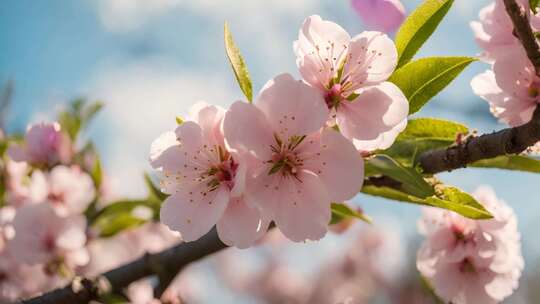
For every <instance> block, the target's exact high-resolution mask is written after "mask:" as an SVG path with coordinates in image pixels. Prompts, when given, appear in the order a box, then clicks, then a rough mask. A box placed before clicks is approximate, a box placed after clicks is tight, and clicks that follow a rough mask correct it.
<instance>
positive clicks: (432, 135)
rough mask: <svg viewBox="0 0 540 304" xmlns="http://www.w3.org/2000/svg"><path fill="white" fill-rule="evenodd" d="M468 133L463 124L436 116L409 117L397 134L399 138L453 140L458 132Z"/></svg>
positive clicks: (398, 139)
mask: <svg viewBox="0 0 540 304" xmlns="http://www.w3.org/2000/svg"><path fill="white" fill-rule="evenodd" d="M467 133H469V128H467V127H466V126H465V125H463V124H460V123H457V122H453V121H449V120H443V119H437V118H416V119H410V120H409V121H408V123H407V127H406V128H405V130H403V132H401V134H399V136H398V137H397V139H396V140H397V141H400V140H415V139H418V138H422V139H437V140H447V141H452V142H453V141H455V139H456V136H457V135H458V134H467Z"/></svg>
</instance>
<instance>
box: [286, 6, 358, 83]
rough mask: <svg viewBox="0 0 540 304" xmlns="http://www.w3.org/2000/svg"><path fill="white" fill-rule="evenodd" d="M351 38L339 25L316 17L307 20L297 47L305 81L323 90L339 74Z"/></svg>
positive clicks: (299, 66) (295, 44)
mask: <svg viewBox="0 0 540 304" xmlns="http://www.w3.org/2000/svg"><path fill="white" fill-rule="evenodd" d="M350 39H351V37H350V36H349V34H348V33H347V32H346V31H345V30H344V29H343V28H342V27H341V26H339V25H338V24H336V23H334V22H331V21H326V20H322V19H321V17H319V16H317V15H313V16H310V17H308V18H307V19H306V20H304V23H303V24H302V28H301V29H300V31H299V33H298V40H297V41H295V42H294V44H293V48H294V51H295V53H296V58H297V60H296V63H297V65H298V69H299V70H300V74H302V78H304V80H305V81H306V82H307V83H309V84H310V85H312V86H314V87H316V88H319V89H323V88H324V87H326V86H328V85H329V83H330V80H331V79H332V78H333V77H334V76H335V75H336V73H337V70H338V68H339V64H340V62H341V61H342V60H343V58H344V57H345V56H346V54H347V52H346V49H347V47H348V45H349V40H350Z"/></svg>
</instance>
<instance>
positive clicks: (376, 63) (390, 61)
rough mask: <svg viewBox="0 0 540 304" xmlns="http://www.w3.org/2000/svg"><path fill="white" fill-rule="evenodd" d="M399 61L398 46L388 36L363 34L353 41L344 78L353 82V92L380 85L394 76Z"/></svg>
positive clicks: (344, 70)
mask: <svg viewBox="0 0 540 304" xmlns="http://www.w3.org/2000/svg"><path fill="white" fill-rule="evenodd" d="M397 59H398V55H397V50H396V46H395V44H394V42H393V41H392V40H391V39H390V38H389V37H388V36H387V35H386V34H384V33H381V32H363V33H361V34H359V35H357V36H355V37H354V38H353V39H352V40H351V43H350V45H349V57H347V62H346V63H345V66H344V68H343V77H344V78H345V79H347V81H350V82H351V84H352V87H351V88H350V90H351V91H354V90H356V89H358V88H360V87H363V86H369V85H374V84H378V83H379V82H382V81H385V80H386V79H388V77H390V75H392V73H393V72H394V69H395V68H396V65H397Z"/></svg>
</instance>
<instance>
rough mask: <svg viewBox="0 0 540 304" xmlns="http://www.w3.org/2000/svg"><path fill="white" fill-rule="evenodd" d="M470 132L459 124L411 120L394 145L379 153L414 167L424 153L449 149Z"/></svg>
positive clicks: (442, 121)
mask: <svg viewBox="0 0 540 304" xmlns="http://www.w3.org/2000/svg"><path fill="white" fill-rule="evenodd" d="M468 132H469V129H468V128H467V127H466V126H464V125H462V124H459V123H457V122H452V121H447V120H441V119H435V118H418V119H411V120H409V122H408V124H407V128H406V129H405V130H404V131H403V132H402V133H401V134H400V135H399V136H398V137H397V139H396V141H395V142H394V144H393V145H392V146H391V147H390V148H388V149H386V150H384V151H379V153H381V154H385V155H388V156H390V157H392V158H394V159H395V160H397V161H398V162H400V163H401V164H403V165H404V166H408V167H413V166H414V165H415V164H416V163H417V161H418V159H417V157H419V156H420V155H421V154H422V153H424V152H426V151H428V150H433V149H440V148H445V147H448V146H450V145H452V144H454V143H455V141H456V138H457V136H458V134H463V135H465V134H467V133H468Z"/></svg>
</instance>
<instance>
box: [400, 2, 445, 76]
mask: <svg viewBox="0 0 540 304" xmlns="http://www.w3.org/2000/svg"><path fill="white" fill-rule="evenodd" d="M453 3H454V0H426V1H424V2H423V3H422V4H421V5H420V6H418V7H417V8H416V9H415V10H414V11H413V12H412V13H411V14H410V15H409V17H407V19H405V21H404V22H403V24H402V25H401V27H400V28H399V30H398V32H397V34H396V39H395V40H396V48H397V51H398V56H399V59H398V65H397V67H398V68H399V67H401V66H403V65H405V64H406V63H407V62H409V61H410V60H411V59H412V58H413V57H414V55H415V54H416V52H417V51H418V50H419V49H420V47H422V45H423V44H424V42H426V40H427V39H428V38H429V37H430V36H431V34H433V32H434V31H435V29H436V28H437V26H438V25H439V23H440V22H441V20H442V19H443V18H444V16H445V15H446V13H447V12H448V10H449V9H450V7H451V6H452V4H453Z"/></svg>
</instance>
